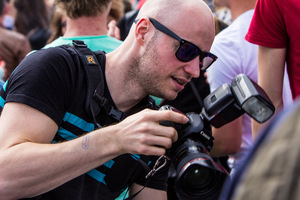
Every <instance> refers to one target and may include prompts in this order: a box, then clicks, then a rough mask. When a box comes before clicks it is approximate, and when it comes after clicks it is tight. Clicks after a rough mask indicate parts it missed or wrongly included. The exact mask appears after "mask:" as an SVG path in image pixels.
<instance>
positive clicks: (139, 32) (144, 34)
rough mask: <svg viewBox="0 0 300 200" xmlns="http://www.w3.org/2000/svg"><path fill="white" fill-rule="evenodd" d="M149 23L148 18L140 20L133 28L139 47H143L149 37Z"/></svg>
mask: <svg viewBox="0 0 300 200" xmlns="http://www.w3.org/2000/svg"><path fill="white" fill-rule="evenodd" d="M150 30H151V22H150V20H149V18H147V17H145V18H141V19H140V20H139V21H138V22H137V24H136V27H135V38H136V40H137V42H138V43H139V44H140V45H143V44H144V43H145V42H146V40H147V38H149V37H150V35H151V34H150Z"/></svg>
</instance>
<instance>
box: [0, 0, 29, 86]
mask: <svg viewBox="0 0 300 200" xmlns="http://www.w3.org/2000/svg"><path fill="white" fill-rule="evenodd" d="M7 4H8V2H6V1H5V0H1V1H0V22H1V24H0V57H1V58H2V59H3V60H4V61H5V63H6V65H5V67H4V68H3V70H4V72H3V77H0V78H1V80H2V79H3V80H4V81H6V80H7V79H8V77H9V76H10V74H11V73H12V72H13V71H14V69H15V68H16V67H17V65H18V64H19V63H20V62H21V60H22V59H23V58H24V57H25V56H26V54H28V53H29V52H30V51H31V47H30V43H29V41H28V39H27V38H26V36H25V35H22V34H20V33H17V32H15V31H11V30H7V29H6V28H4V27H3V26H2V21H3V18H4V16H5V14H6V12H7V11H6V10H5V8H6V6H5V5H7Z"/></svg>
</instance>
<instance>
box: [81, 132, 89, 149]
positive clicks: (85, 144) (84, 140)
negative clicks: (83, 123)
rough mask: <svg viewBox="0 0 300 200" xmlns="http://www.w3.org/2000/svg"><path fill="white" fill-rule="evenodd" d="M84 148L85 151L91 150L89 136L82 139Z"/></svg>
mask: <svg viewBox="0 0 300 200" xmlns="http://www.w3.org/2000/svg"><path fill="white" fill-rule="evenodd" d="M82 148H83V149H88V148H89V136H88V135H85V136H83V138H82Z"/></svg>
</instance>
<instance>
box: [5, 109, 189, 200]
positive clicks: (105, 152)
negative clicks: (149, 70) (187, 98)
mask: <svg viewBox="0 0 300 200" xmlns="http://www.w3.org/2000/svg"><path fill="white" fill-rule="evenodd" d="M157 112H161V113H160V114H157ZM163 120H170V121H174V122H176V123H186V122H187V120H188V119H187V118H186V117H185V116H184V115H182V114H179V113H176V112H172V111H154V110H148V109H147V110H144V111H142V112H139V113H137V114H135V115H132V116H129V117H128V118H126V119H125V120H124V121H122V122H120V123H118V124H116V125H113V126H108V127H106V128H102V129H98V130H96V131H93V132H90V133H88V134H86V135H84V136H82V137H79V138H77V139H74V140H71V141H67V142H63V143H58V144H49V143H50V142H51V141H52V139H53V137H54V135H55V134H56V132H57V129H58V126H57V125H56V123H55V122H54V121H53V120H52V119H50V118H49V117H48V116H46V115H45V114H43V113H41V112H39V111H38V110H36V109H34V108H32V107H29V106H27V105H24V104H21V103H6V104H5V106H4V109H3V111H2V115H1V118H0V166H1V167H0V199H19V198H26V197H27V198H28V197H33V196H36V195H39V194H42V193H45V192H47V191H50V190H52V189H54V188H56V187H58V186H59V185H62V184H63V183H65V182H67V181H69V180H72V179H74V178H75V177H77V176H79V175H81V174H84V173H86V172H88V171H90V170H91V169H94V168H96V167H98V166H100V165H102V164H104V163H106V162H107V161H109V160H111V159H113V158H114V157H116V156H118V155H121V154H125V153H132V154H145V155H162V154H164V153H165V149H166V148H169V147H170V146H171V145H172V142H173V141H175V140H176V139H177V133H176V130H175V129H173V128H171V127H166V126H161V125H159V123H158V122H159V121H163Z"/></svg>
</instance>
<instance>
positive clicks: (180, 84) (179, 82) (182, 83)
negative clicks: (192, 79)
mask: <svg viewBox="0 0 300 200" xmlns="http://www.w3.org/2000/svg"><path fill="white" fill-rule="evenodd" d="M172 79H173V80H174V82H175V83H176V86H177V87H178V89H179V90H182V89H183V88H184V86H185V85H186V84H187V83H188V82H189V80H186V79H180V78H175V77H173V76H172Z"/></svg>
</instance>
